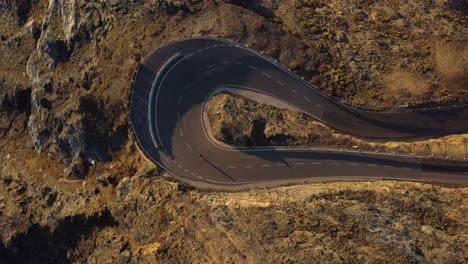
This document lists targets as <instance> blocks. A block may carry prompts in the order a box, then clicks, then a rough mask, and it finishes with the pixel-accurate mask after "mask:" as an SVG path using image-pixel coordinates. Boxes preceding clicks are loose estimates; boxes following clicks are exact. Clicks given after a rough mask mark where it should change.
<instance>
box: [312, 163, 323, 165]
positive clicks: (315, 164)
mask: <svg viewBox="0 0 468 264" xmlns="http://www.w3.org/2000/svg"><path fill="white" fill-rule="evenodd" d="M312 164H313V165H320V164H323V162H312Z"/></svg>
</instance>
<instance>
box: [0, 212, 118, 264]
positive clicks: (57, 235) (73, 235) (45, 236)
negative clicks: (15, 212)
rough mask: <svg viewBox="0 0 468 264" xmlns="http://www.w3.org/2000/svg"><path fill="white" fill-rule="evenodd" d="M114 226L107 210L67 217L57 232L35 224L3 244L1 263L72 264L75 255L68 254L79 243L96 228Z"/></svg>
mask: <svg viewBox="0 0 468 264" xmlns="http://www.w3.org/2000/svg"><path fill="white" fill-rule="evenodd" d="M115 225H117V222H116V221H115V220H114V218H113V216H112V214H111V213H110V211H109V210H107V209H105V210H103V211H100V212H96V213H94V214H93V215H84V214H79V215H74V216H66V217H64V218H62V219H60V220H59V221H58V225H57V227H56V228H55V229H54V230H51V228H50V227H48V226H45V227H41V226H40V225H38V224H34V225H32V226H31V227H30V228H29V230H28V231H27V232H26V233H21V234H17V235H16V236H14V237H13V238H12V239H11V240H10V241H8V243H7V244H4V243H3V241H0V264H3V263H70V262H73V261H74V256H73V254H68V253H69V252H70V251H71V250H73V249H74V248H76V247H77V245H78V243H79V242H80V241H82V240H83V239H85V238H88V237H89V236H90V235H91V234H92V233H93V232H94V231H95V230H97V229H102V228H104V227H106V226H115Z"/></svg>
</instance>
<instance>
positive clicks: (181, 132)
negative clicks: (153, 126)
mask: <svg viewBox="0 0 468 264" xmlns="http://www.w3.org/2000/svg"><path fill="white" fill-rule="evenodd" d="M179 131H180V135H181V136H184V131H183V130H182V128H180V127H179Z"/></svg>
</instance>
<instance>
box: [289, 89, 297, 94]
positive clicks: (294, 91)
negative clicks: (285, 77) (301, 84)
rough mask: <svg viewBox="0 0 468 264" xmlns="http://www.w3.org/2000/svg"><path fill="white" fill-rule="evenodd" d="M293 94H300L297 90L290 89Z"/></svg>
mask: <svg viewBox="0 0 468 264" xmlns="http://www.w3.org/2000/svg"><path fill="white" fill-rule="evenodd" d="M290 90H291V92H293V93H295V94H298V92H297V91H296V90H293V89H290Z"/></svg>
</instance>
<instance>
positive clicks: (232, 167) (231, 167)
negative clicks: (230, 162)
mask: <svg viewBox="0 0 468 264" xmlns="http://www.w3.org/2000/svg"><path fill="white" fill-rule="evenodd" d="M228 168H229V169H236V168H237V167H236V166H228Z"/></svg>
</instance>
